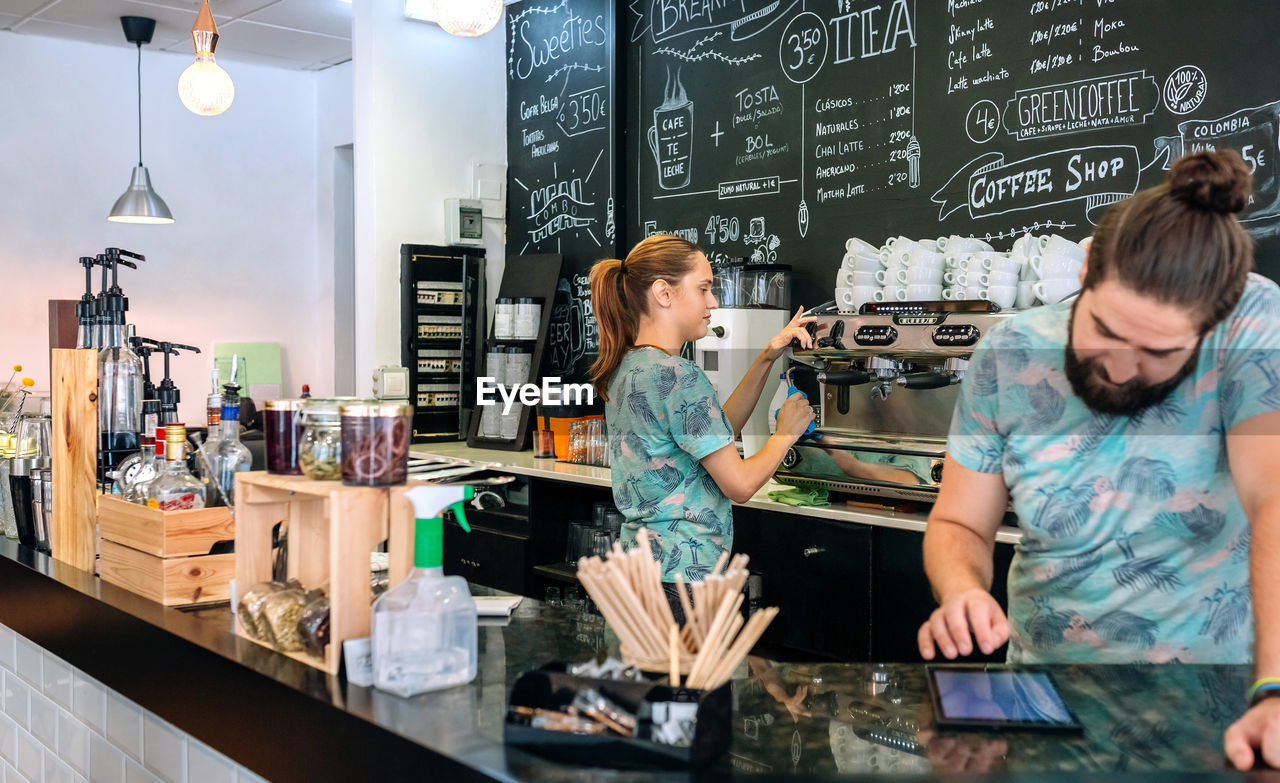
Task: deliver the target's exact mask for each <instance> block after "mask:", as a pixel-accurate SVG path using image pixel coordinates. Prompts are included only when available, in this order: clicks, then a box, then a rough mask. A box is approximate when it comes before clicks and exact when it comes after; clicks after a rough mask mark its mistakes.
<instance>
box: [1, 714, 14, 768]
mask: <svg viewBox="0 0 1280 783" xmlns="http://www.w3.org/2000/svg"><path fill="white" fill-rule="evenodd" d="M17 742H18V724H16V723H14V722H13V719H12V718H10V717H9V716H8V715H0V759H4V760H5V761H7V762H9V763H13V758H14V754H15V753H17V752H18V751H17Z"/></svg>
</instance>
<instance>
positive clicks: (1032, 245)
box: [1009, 234, 1040, 258]
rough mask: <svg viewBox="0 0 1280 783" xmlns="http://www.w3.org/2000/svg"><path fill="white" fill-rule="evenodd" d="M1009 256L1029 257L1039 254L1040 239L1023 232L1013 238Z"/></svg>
mask: <svg viewBox="0 0 1280 783" xmlns="http://www.w3.org/2000/svg"><path fill="white" fill-rule="evenodd" d="M1009 255H1011V256H1022V257H1024V258H1030V257H1031V256H1033V255H1035V256H1038V255H1040V241H1039V240H1038V239H1036V238H1035V237H1033V236H1031V235H1030V234H1023V235H1022V236H1020V237H1018V238H1017V239H1015V240H1013V249H1012V250H1010V251H1009Z"/></svg>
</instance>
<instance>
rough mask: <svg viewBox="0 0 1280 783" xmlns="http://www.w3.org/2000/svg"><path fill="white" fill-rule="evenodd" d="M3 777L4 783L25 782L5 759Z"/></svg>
mask: <svg viewBox="0 0 1280 783" xmlns="http://www.w3.org/2000/svg"><path fill="white" fill-rule="evenodd" d="M4 779H5V783H26V780H27V779H26V778H24V777H22V775H21V774H19V772H18V770H17V769H16V768H15V767H14V766H13V765H12V764H10V763H9V762H7V761H6V762H5V763H4Z"/></svg>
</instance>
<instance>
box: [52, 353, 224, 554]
mask: <svg viewBox="0 0 1280 783" xmlns="http://www.w3.org/2000/svg"><path fill="white" fill-rule="evenodd" d="M50 369H51V370H52V376H51V378H52V381H53V382H52V384H51V388H52V394H53V455H52V456H53V475H54V477H55V481H54V482H53V530H52V531H51V535H52V537H53V540H52V541H51V542H50V545H51V547H52V549H53V556H54V558H55V559H57V560H61V561H62V562H64V563H69V564H71V565H73V566H75V567H76V568H79V569H80V570H81V571H88V572H89V573H93V569H94V565H95V560H94V559H95V557H96V556H97V546H98V532H97V531H96V530H94V518H95V514H94V500H95V498H96V497H97V495H98V480H97V479H98V402H97V401H98V352H97V351H94V350H91V349H88V348H84V349H73V348H55V349H54V350H53V352H52V357H51V362H50ZM206 551H207V550H206Z"/></svg>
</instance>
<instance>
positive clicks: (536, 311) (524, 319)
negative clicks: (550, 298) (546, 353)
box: [514, 296, 542, 340]
mask: <svg viewBox="0 0 1280 783" xmlns="http://www.w3.org/2000/svg"><path fill="white" fill-rule="evenodd" d="M541 324H542V304H541V303H540V302H538V300H536V299H534V298H533V297H531V296H522V297H520V298H519V299H517V300H516V314H515V319H514V331H515V337H516V339H519V340H536V339H538V327H539V326H540V325H541Z"/></svg>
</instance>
